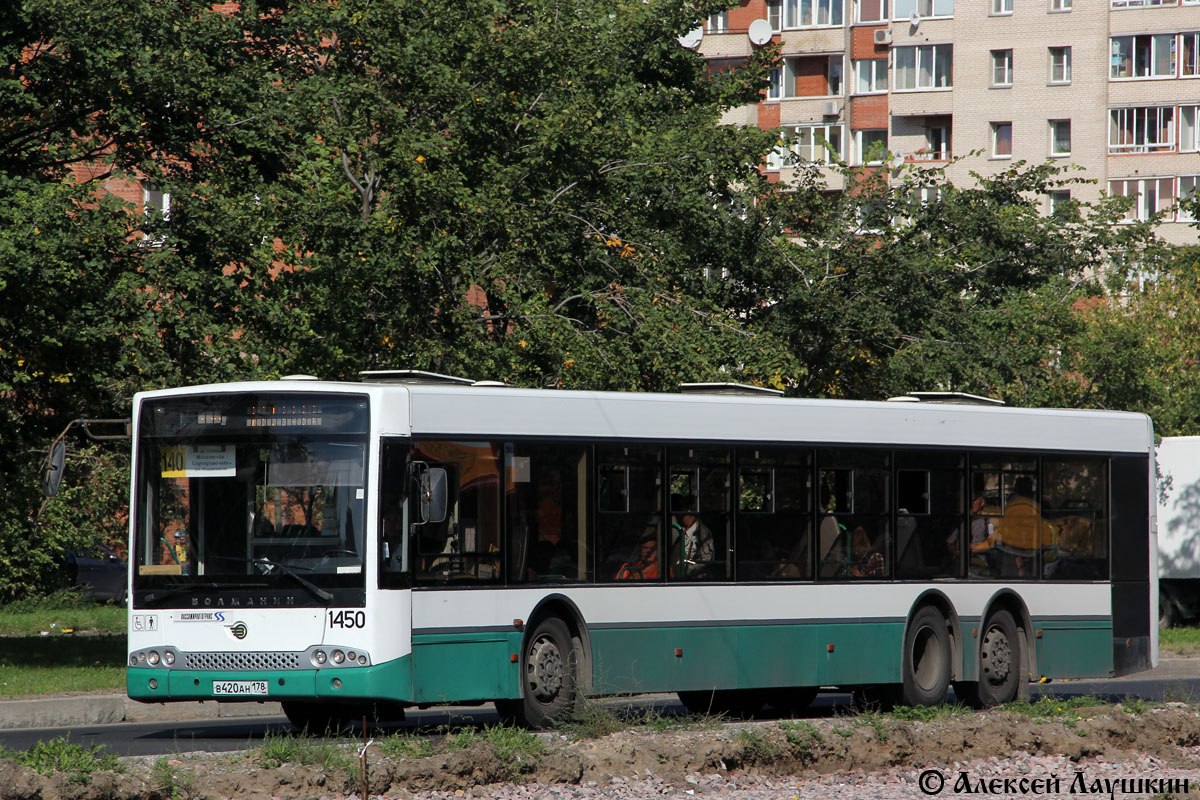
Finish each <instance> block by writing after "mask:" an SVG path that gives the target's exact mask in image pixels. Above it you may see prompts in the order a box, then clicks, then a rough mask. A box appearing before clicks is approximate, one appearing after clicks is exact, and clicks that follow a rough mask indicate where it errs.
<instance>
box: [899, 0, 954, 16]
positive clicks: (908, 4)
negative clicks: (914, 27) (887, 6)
mask: <svg viewBox="0 0 1200 800" xmlns="http://www.w3.org/2000/svg"><path fill="white" fill-rule="evenodd" d="M914 14H915V15H916V16H917V17H953V16H954V0H894V3H893V11H892V18H893V19H897V20H905V19H912V17H913V15H914Z"/></svg>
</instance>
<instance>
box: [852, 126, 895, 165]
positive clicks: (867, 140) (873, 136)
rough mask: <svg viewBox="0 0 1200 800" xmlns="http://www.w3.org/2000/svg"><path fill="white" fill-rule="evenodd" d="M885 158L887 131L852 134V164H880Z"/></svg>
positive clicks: (864, 131) (856, 132)
mask: <svg viewBox="0 0 1200 800" xmlns="http://www.w3.org/2000/svg"><path fill="white" fill-rule="evenodd" d="M886 156H887V130H862V131H855V132H854V162H855V163H856V164H873V165H874V164H882V163H883V159H884V158H885V157H886Z"/></svg>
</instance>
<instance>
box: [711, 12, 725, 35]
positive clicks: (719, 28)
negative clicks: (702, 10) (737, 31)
mask: <svg viewBox="0 0 1200 800" xmlns="http://www.w3.org/2000/svg"><path fill="white" fill-rule="evenodd" d="M705 30H706V32H708V33H727V32H728V31H729V12H728V11H718V12H717V13H715V14H709V15H708V22H707V23H706V25H705Z"/></svg>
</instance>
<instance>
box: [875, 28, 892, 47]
mask: <svg viewBox="0 0 1200 800" xmlns="http://www.w3.org/2000/svg"><path fill="white" fill-rule="evenodd" d="M891 43H892V32H891V31H890V30H888V29H887V28H880V29H879V30H877V31H875V44H891Z"/></svg>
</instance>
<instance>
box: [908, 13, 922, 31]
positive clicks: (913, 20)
mask: <svg viewBox="0 0 1200 800" xmlns="http://www.w3.org/2000/svg"><path fill="white" fill-rule="evenodd" d="M908 21H909V23H910V24H911V25H912V26H913V27H914V28H915V27H917V26H918V25H920V24H921V15H920V14H918V13H917V12H915V11H914V12H913V13H912V16H911V17H909V18H908Z"/></svg>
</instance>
